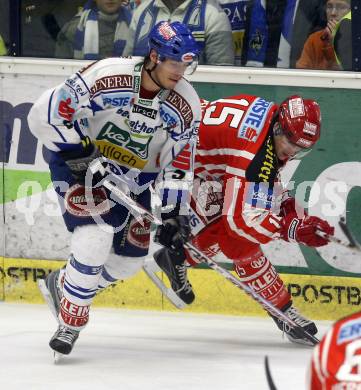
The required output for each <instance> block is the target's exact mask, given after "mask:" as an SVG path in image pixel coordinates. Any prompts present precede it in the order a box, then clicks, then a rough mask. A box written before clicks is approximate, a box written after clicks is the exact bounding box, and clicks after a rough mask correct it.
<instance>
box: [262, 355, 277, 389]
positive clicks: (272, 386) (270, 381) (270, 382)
mask: <svg viewBox="0 0 361 390" xmlns="http://www.w3.org/2000/svg"><path fill="white" fill-rule="evenodd" d="M264 367H265V371H266V378H267V383H268V386H269V389H270V390H277V387H276V385H275V383H274V382H273V378H272V374H271V370H270V367H269V362H268V356H267V355H266V356H265V357H264Z"/></svg>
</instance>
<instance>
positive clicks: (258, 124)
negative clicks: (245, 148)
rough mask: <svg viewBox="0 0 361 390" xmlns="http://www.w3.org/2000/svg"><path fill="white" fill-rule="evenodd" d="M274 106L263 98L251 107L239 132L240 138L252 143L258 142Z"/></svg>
mask: <svg viewBox="0 0 361 390" xmlns="http://www.w3.org/2000/svg"><path fill="white" fill-rule="evenodd" d="M272 106H273V103H272V102H268V101H267V100H264V99H262V98H257V99H256V100H255V101H254V102H253V103H252V104H251V106H250V107H249V109H248V110H247V112H246V115H245V116H244V118H243V120H242V122H241V125H240V127H239V130H238V137H239V138H243V139H246V140H247V141H250V142H256V141H257V139H258V137H259V135H260V134H261V132H262V130H263V127H264V123H265V121H266V118H267V114H268V112H269V110H270V108H271V107H272Z"/></svg>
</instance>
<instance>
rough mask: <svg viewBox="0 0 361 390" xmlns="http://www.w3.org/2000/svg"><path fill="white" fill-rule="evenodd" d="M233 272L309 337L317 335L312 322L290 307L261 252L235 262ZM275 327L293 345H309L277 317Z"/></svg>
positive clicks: (272, 267)
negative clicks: (293, 343) (308, 334)
mask: <svg viewBox="0 0 361 390" xmlns="http://www.w3.org/2000/svg"><path fill="white" fill-rule="evenodd" d="M235 271H236V273H237V275H238V277H239V278H240V280H241V281H242V282H244V283H246V284H247V285H248V286H249V287H251V288H252V289H253V290H254V291H256V292H257V293H258V294H259V295H261V296H262V297H263V298H265V299H267V300H268V301H269V302H271V303H272V304H273V305H274V306H276V307H277V308H278V309H280V310H281V311H283V312H284V313H285V314H286V315H287V317H289V318H290V319H292V320H293V321H294V322H296V324H297V325H299V326H301V327H302V328H303V329H304V330H306V331H307V332H308V333H310V334H311V335H315V334H316V333H317V327H316V325H315V323H314V322H312V321H310V320H308V319H307V318H305V317H303V316H302V315H301V314H300V313H299V312H298V310H297V309H296V308H295V307H294V306H292V300H291V296H290V294H289V293H288V291H287V289H286V287H285V285H284V283H283V281H282V279H281V278H280V275H279V274H278V272H277V271H276V269H275V268H274V266H273V265H272V264H271V262H270V261H269V260H268V259H267V258H266V257H265V256H264V254H263V253H262V251H261V250H257V251H255V252H254V253H253V254H251V255H249V256H247V257H245V258H243V259H241V260H237V261H235ZM271 317H272V318H273V320H274V321H275V323H276V325H277V327H278V328H279V329H280V330H282V331H283V332H284V333H285V334H286V336H287V338H288V339H289V340H290V341H292V342H295V343H299V344H308V345H311V344H310V342H309V341H308V340H307V339H302V338H300V337H299V336H298V335H297V334H296V333H295V332H294V331H293V330H292V329H291V328H290V327H289V326H288V325H287V324H285V323H284V322H283V321H282V320H280V319H278V318H277V317H273V316H271Z"/></svg>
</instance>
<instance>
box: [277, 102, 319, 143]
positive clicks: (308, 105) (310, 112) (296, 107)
mask: <svg viewBox="0 0 361 390" xmlns="http://www.w3.org/2000/svg"><path fill="white" fill-rule="evenodd" d="M278 120H279V124H280V125H281V128H282V130H283V133H284V134H285V135H286V136H287V138H288V139H289V140H290V141H291V142H292V143H294V144H296V145H298V146H300V147H301V148H311V147H312V146H313V145H314V144H315V143H316V142H317V141H318V140H319V138H320V135H321V111H320V106H319V105H318V103H317V102H315V101H314V100H312V99H303V98H302V97H301V96H298V95H293V96H289V97H288V98H287V99H286V100H284V101H283V102H282V103H281V104H280V106H279V119H278Z"/></svg>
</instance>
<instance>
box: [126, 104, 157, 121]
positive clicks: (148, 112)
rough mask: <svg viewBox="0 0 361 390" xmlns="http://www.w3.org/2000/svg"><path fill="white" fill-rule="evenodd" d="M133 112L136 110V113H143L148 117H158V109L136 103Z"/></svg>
mask: <svg viewBox="0 0 361 390" xmlns="http://www.w3.org/2000/svg"><path fill="white" fill-rule="evenodd" d="M132 112H135V113H136V114H140V115H143V116H145V117H147V118H151V119H155V118H156V117H157V113H158V111H157V110H153V109H152V108H148V107H143V106H140V105H139V104H134V105H133V109H132Z"/></svg>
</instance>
